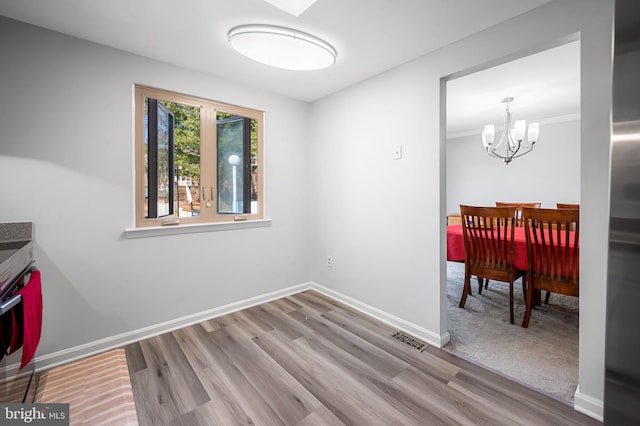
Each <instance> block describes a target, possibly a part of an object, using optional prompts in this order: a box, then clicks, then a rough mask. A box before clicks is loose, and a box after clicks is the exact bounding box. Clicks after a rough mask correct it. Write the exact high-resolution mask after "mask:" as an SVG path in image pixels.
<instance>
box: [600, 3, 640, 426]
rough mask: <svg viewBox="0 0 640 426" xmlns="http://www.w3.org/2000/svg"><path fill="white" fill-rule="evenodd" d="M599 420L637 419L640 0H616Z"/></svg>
mask: <svg viewBox="0 0 640 426" xmlns="http://www.w3.org/2000/svg"><path fill="white" fill-rule="evenodd" d="M614 28H615V30H614V31H615V32H614V57H613V98H612V99H613V111H612V119H613V136H612V142H611V144H612V145H611V146H612V151H611V161H612V163H611V202H610V203H611V204H610V222H609V224H610V230H609V269H608V280H607V281H608V282H607V325H606V349H605V392H604V422H605V424H610V425H640V0H616V4H615V27H614Z"/></svg>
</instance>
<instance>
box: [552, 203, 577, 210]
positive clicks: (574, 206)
mask: <svg viewBox="0 0 640 426" xmlns="http://www.w3.org/2000/svg"><path fill="white" fill-rule="evenodd" d="M556 207H557V208H559V209H570V210H580V204H567V203H556Z"/></svg>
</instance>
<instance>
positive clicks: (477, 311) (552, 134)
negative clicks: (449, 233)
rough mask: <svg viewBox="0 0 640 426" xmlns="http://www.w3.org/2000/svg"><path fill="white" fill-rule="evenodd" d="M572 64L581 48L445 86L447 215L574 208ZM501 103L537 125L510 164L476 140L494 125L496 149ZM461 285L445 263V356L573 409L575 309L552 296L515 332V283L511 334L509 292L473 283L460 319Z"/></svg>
mask: <svg viewBox="0 0 640 426" xmlns="http://www.w3.org/2000/svg"><path fill="white" fill-rule="evenodd" d="M579 54H580V42H579V41H573V42H571V43H567V44H563V45H560V46H557V47H554V48H552V49H548V50H545V51H541V52H538V53H535V54H532V55H529V56H525V57H521V58H519V59H516V60H513V61H509V62H505V63H502V64H500V65H497V66H493V67H491V68H486V69H483V70H481V71H477V72H473V73H468V74H465V75H460V76H455V78H451V79H449V80H447V82H446V106H447V138H446V159H447V163H446V199H447V206H446V209H447V213H454V214H455V213H457V212H459V205H460V204H468V205H484V206H491V205H495V202H496V201H506V202H541V203H542V206H541V207H543V208H555V206H556V203H563V202H567V203H579V196H580V155H579V153H580V56H579ZM505 97H513V98H514V100H513V102H511V103H510V110H511V113H512V114H513V116H514V120H518V119H525V120H527V121H528V122H530V121H536V122H539V123H540V136H539V138H538V141H537V143H536V145H535V146H534V149H533V150H532V151H531V152H530V153H529V154H527V155H524V156H522V157H519V158H515V159H514V160H513V161H512V162H511V163H509V164H505V162H504V161H502V160H500V159H496V158H492V157H490V156H489V155H487V152H486V150H485V148H484V147H483V143H482V138H481V132H482V129H483V127H484V125H485V124H494V125H495V129H496V141H497V140H498V139H499V137H500V134H501V132H502V128H503V117H502V114H503V112H504V105H503V103H501V100H502V99H503V98H505ZM565 200H569V201H565ZM463 279H464V264H462V263H457V262H447V294H446V300H447V318H448V320H447V328H448V331H449V334H450V336H451V340H450V342H449V343H448V344H447V345H445V346H444V349H445V350H449V351H450V352H452V353H454V354H456V355H459V356H461V357H463V358H467V359H469V360H471V361H473V362H475V363H477V364H480V365H483V366H486V367H488V368H490V369H492V370H495V371H498V372H499V373H502V374H504V375H506V376H509V377H511V378H513V379H515V380H516V381H519V382H523V383H525V384H527V385H529V386H531V387H533V388H536V389H538V390H540V391H542V392H544V393H547V394H550V395H551V396H554V397H556V398H558V399H561V400H563V401H565V402H567V403H568V404H572V403H573V396H574V393H575V390H576V386H577V384H578V337H579V336H578V299H577V298H570V297H564V296H560V295H552V298H551V300H550V303H549V305H547V306H542V307H541V308H540V309H537V310H536V314H538V317H539V319H538V320H537V323H530V325H529V328H527V329H523V328H522V327H521V326H520V323H521V321H522V314H523V312H524V299H523V296H522V291H521V284H520V281H519V280H518V281H517V282H516V286H515V288H516V295H515V299H514V303H515V306H516V324H515V325H511V324H510V323H509V314H508V285H506V284H502V283H493V282H492V283H490V284H489V287H488V288H487V289H485V290H484V291H483V293H482V295H479V294H478V285H477V282H474V283H473V286H472V288H473V295H472V297H469V298H468V299H467V305H466V306H465V308H464V309H460V308H458V302H459V300H460V295H461V282H462V280H463ZM474 281H475V280H474ZM505 304H506V305H505ZM504 306H506V307H507V309H504V308H503V307H504Z"/></svg>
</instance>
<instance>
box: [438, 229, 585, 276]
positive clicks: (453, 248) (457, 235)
mask: <svg viewBox="0 0 640 426" xmlns="http://www.w3.org/2000/svg"><path fill="white" fill-rule="evenodd" d="M561 232H563V233H564V231H561ZM569 246H570V247H571V249H570V251H571V252H573V231H570V245H569ZM447 260H451V261H454V262H464V237H463V236H462V225H449V226H447ZM513 265H514V266H515V267H516V269H520V270H522V271H526V270H527V269H529V265H528V262H527V238H526V235H525V233H524V228H515V229H514V231H513ZM569 273H571V267H570V269H569Z"/></svg>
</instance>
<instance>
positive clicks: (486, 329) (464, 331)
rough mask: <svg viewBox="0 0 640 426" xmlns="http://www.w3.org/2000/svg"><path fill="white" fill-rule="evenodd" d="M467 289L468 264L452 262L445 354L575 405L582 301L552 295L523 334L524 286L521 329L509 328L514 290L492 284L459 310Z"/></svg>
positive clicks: (518, 298) (518, 295) (517, 299)
mask: <svg viewBox="0 0 640 426" xmlns="http://www.w3.org/2000/svg"><path fill="white" fill-rule="evenodd" d="M463 284H464V264H463V263H458V262H447V302H448V310H447V314H448V328H449V333H450V334H451V341H450V342H449V343H448V344H447V345H445V347H444V349H445V350H448V351H450V352H452V353H454V354H456V355H459V356H461V357H463V358H465V359H468V360H471V361H473V362H475V363H476V364H480V365H483V366H485V367H487V368H490V369H492V370H495V371H497V372H499V373H502V374H503V375H506V376H508V377H511V378H513V379H514V380H516V381H518V382H521V383H524V384H526V385H528V386H530V387H532V388H535V389H537V390H540V391H541V392H543V393H546V394H548V395H550V396H552V397H555V398H557V399H559V400H562V401H565V402H566V403H568V404H571V405H573V397H574V393H575V391H576V387H577V385H578V298H575V297H569V296H562V295H558V294H552V295H551V299H550V301H549V304H548V305H544V304H543V305H542V306H540V307H537V308H536V309H534V310H533V312H532V314H531V320H530V322H529V327H528V328H522V327H521V324H522V316H523V314H524V308H525V305H524V298H523V296H522V283H521V282H520V280H518V281H516V284H515V296H514V304H515V322H516V323H515V324H514V325H512V324H510V323H509V285H508V284H507V283H500V282H490V283H489V288H488V289H485V290H483V292H482V295H478V282H477V280H476V279H475V277H474V279H473V280H472V282H471V288H472V292H473V294H472V296H470V297H467V303H466V305H465V307H464V309H461V308H459V307H458V303H459V302H460V295H461V294H462V286H463Z"/></svg>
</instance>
